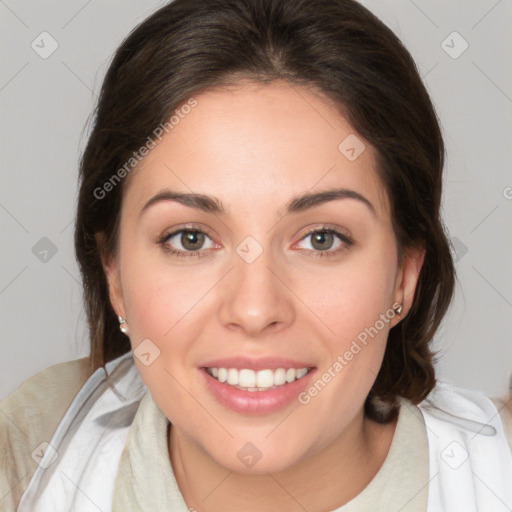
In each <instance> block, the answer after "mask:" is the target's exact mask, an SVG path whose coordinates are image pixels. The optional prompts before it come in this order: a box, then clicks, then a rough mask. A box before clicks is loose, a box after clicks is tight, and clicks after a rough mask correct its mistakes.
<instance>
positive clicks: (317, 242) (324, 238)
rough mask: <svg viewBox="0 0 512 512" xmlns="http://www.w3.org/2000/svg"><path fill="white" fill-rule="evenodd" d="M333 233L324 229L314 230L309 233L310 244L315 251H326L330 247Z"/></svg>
mask: <svg viewBox="0 0 512 512" xmlns="http://www.w3.org/2000/svg"><path fill="white" fill-rule="evenodd" d="M333 243H334V235H333V234H332V233H328V232H326V231H316V232H314V233H312V234H311V245H312V246H313V248H314V249H316V250H317V251H326V250H328V249H330V248H331V247H332V245H333Z"/></svg>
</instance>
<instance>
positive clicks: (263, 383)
mask: <svg viewBox="0 0 512 512" xmlns="http://www.w3.org/2000/svg"><path fill="white" fill-rule="evenodd" d="M273 385H274V372H273V371H272V370H260V371H259V372H258V373H257V374H256V387H258V388H271V387H272V386H273Z"/></svg>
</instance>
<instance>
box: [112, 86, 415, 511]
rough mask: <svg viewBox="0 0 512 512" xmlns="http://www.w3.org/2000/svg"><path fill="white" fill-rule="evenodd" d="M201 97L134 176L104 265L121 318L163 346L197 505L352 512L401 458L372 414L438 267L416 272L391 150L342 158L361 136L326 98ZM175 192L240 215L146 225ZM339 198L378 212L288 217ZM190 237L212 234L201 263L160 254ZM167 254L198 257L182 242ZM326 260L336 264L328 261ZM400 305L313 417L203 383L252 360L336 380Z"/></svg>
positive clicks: (178, 211) (183, 486) (282, 93)
mask: <svg viewBox="0 0 512 512" xmlns="http://www.w3.org/2000/svg"><path fill="white" fill-rule="evenodd" d="M196 99H197V102H198V103H197V106H196V107H195V108H193V109H192V111H191V113H189V114H188V115H187V116H186V117H185V118H184V119H182V120H180V122H179V124H178V125H176V126H175V127H174V129H173V130H172V131H171V132H170V133H169V134H167V135H165V136H164V137H163V138H162V140H161V142H160V143H159V144H158V145H157V147H156V148H154V149H153V150H152V151H151V152H150V153H149V154H148V156H146V157H145V159H144V160H143V161H142V162H141V164H140V165H139V166H138V168H137V169H136V170H134V171H132V174H131V175H130V178H129V179H130V181H129V185H128V186H127V188H126V190H125V192H124V197H123V204H122V211H121V224H120V238H119V252H118V255H117V257H116V258H115V259H111V260H108V259H105V260H104V268H105V272H106V275H107V278H108V281H109V287H110V298H111V302H112V305H113V307H114V309H115V311H116V312H117V313H118V314H120V315H121V316H123V317H124V318H125V319H126V320H127V324H128V326H129V336H130V340H131V343H132V348H133V349H136V347H137V346H138V344H139V343H140V342H141V341H142V340H143V339H146V338H149V339H150V340H151V341H152V343H154V345H155V346H156V347H158V349H159V350H160V355H159V357H157V358H156V359H155V360H154V362H153V363H152V364H150V365H149V366H144V365H143V364H141V362H140V361H139V360H138V359H137V358H135V362H136V364H137V367H138V370H139V372H140V374H141V376H142V378H143V380H144V382H145V383H146V385H147V387H148V389H149V391H150V392H151V395H152V397H153V399H154V401H155V402H156V404H157V405H158V407H159V408H160V409H161V410H162V411H163V412H164V414H165V415H166V416H167V417H168V418H169V420H170V422H171V424H172V427H171V428H170V431H169V438H168V446H169V458H170V462H171V464H172V468H173V471H174V473H175V475H176V479H177V482H178V485H179V487H180V490H181V492H182V494H183V496H184V498H185V501H186V503H187V505H188V506H189V507H195V508H196V509H197V510H200V511H214V510H221V509H222V510H227V511H231V510H233V511H235V510H245V511H251V510H258V511H260V512H261V511H265V510H269V511H270V510H283V511H296V510H303V507H304V508H305V509H307V510H311V511H313V510H315V511H323V510H332V509H335V508H337V507H339V506H341V505H343V504H344V503H346V502H348V501H349V500H351V499H352V498H353V497H355V496H356V495H357V494H358V493H360V492H361V491H362V490H363V489H364V488H365V487H366V486H367V485H368V483H369V482H370V481H371V479H372V478H373V477H374V476H375V474H376V473H377V471H378V470H379V468H380V467H381V465H382V463H383V461H384V460H385V458H386V455H387V453H388V450H389V446H390V444H391V440H392V437H393V434H394V430H395V426H396V423H395V422H392V423H389V424H386V425H380V424H377V423H375V422H374V421H372V420H370V419H368V418H366V417H365V415H364V412H363V404H364V401H365V398H366V396H367V395H368V392H369V390H370V388H371V387H372V384H373V383H374V380H375V378H376V375H377V373H378V371H379V368H380V366H381V363H382V359H383V355H384V349H385V346H386V340H387V335H388V332H389V329H390V328H391V327H393V326H394V325H395V324H396V323H397V322H399V321H400V319H401V318H403V317H404V316H405V315H406V314H407V312H408V310H409V309H410V307H411V302H412V298H413V294H414V289H415V287H416V283H417V279H418V275H419V271H420V269H421V265H422V263H423V252H422V251H421V250H408V251H407V252H406V253H405V257H404V258H403V260H402V262H401V263H399V262H398V257H397V249H396V240H395V235H394V232H393V228H392V223H391V216H390V205H389V199H388V197H387V194H386V193H385V191H384V187H383V184H382V182H381V181H380V179H379V177H378V176H377V173H376V170H375V152H374V150H373V148H372V147H371V145H370V144H369V143H368V142H367V141H364V143H365V145H366V149H365V150H364V151H363V153H362V154H361V155H360V156H359V157H358V158H357V159H356V160H355V161H353V162H351V161H349V160H348V159H347V158H346V157H345V156H344V155H343V154H342V153H341V152H340V151H339V150H338V145H339V144H340V143H341V142H342V141H343V140H344V139H345V138H346V137H347V136H348V135H350V134H353V133H354V129H353V128H352V127H351V126H350V125H349V124H348V122H347V121H346V120H345V119H344V118H343V117H341V115H339V114H338V113H337V111H336V109H335V108H334V106H333V105H332V104H331V103H330V102H329V101H328V100H327V99H326V98H325V97H323V96H322V95H320V94H318V93H316V92H314V91H313V90H310V89H306V88H304V87H295V86H294V87H291V86H290V85H289V84H287V83H285V82H273V83H272V84H270V85H261V84H259V85H258V84H251V83H244V84H238V86H232V87H229V88H225V89H223V90H220V89H219V90H209V91H207V92H204V93H202V94H200V95H198V96H197V97H196ZM359 139H360V140H363V139H362V137H359ZM167 188H168V189H171V190H173V191H179V192H185V193H187V192H194V193H201V194H206V195H210V196H215V197H216V198H218V199H219V200H221V201H222V203H223V204H224V205H225V207H226V210H227V212H226V214H212V213H208V212H203V211H199V210H196V209H193V208H190V207H188V206H185V205H183V204H180V203H177V202H175V201H162V202H158V203H156V204H154V205H153V206H151V207H149V208H147V209H146V210H145V211H144V213H142V214H141V210H142V208H143V206H144V205H145V204H146V203H147V201H149V199H150V198H152V197H153V196H155V195H156V194H157V193H159V192H160V191H162V190H164V189H167ZM331 188H345V189H350V190H353V191H356V192H358V193H359V194H361V195H363V196H364V197H365V198H367V199H368V201H370V202H371V204H372V205H373V208H374V210H375V213H372V211H371V210H370V208H369V207H368V206H367V205H365V204H364V203H363V202H362V201H359V200H356V199H351V198H346V199H338V200H335V201H330V202H325V203H323V204H320V205H317V206H315V207H314V208H311V209H308V210H306V211H302V212H298V213H291V214H287V215H283V213H282V212H283V209H284V206H285V205H286V204H287V203H288V201H290V200H291V198H292V197H295V196H297V195H299V194H304V193H312V192H319V191H323V190H327V189H331ZM190 223H193V224H194V226H193V227H200V228H201V229H203V230H205V231H207V233H208V236H207V237H205V239H204V244H203V246H202V247H204V249H200V250H201V251H202V257H201V258H199V257H198V256H191V257H181V258H180V257H176V256H174V255H172V254H170V253H169V252H166V251H165V250H164V247H163V246H162V245H159V243H158V240H159V238H161V237H162V235H164V234H166V233H170V232H172V231H176V230H178V229H180V228H181V229H183V228H185V226H188V227H189V226H190ZM325 224H328V225H329V226H330V227H334V228H336V229H338V230H341V232H342V233H349V234H350V237H351V238H352V239H353V242H354V243H353V244H352V245H350V246H349V245H347V244H346V243H345V242H342V241H341V240H340V239H338V238H337V237H336V236H334V238H333V239H332V244H331V245H332V248H329V243H328V242H327V243H325V242H324V246H322V245H321V244H320V245H318V244H316V245H314V236H311V235H307V232H308V231H310V230H312V229H318V230H319V231H322V227H323V226H324V225H325ZM247 236H252V237H253V238H254V239H255V240H257V242H258V243H259V244H260V246H261V248H262V249H263V252H262V254H261V255H260V256H259V257H258V258H257V259H256V260H255V261H254V262H252V263H247V262H246V261H244V260H243V259H242V258H241V257H240V256H239V255H238V254H237V252H236V248H237V246H238V245H239V244H240V243H241V242H242V241H243V240H244V239H245V238H246V237H247ZM166 246H167V247H171V246H172V247H173V248H174V249H179V250H181V251H186V250H187V248H188V247H190V246H187V247H185V246H184V245H182V243H181V242H180V235H178V236H176V237H174V238H173V239H172V241H169V240H168V241H167V242H166ZM318 247H320V249H318ZM322 247H327V249H324V250H323V252H326V251H327V252H331V257H314V256H313V254H315V253H320V252H322ZM192 249H193V247H192ZM188 250H189V251H191V249H190V248H188ZM396 302H398V303H400V304H403V312H402V314H401V315H400V316H395V317H394V318H393V319H392V320H391V321H390V322H389V323H388V324H386V325H385V327H384V328H383V329H382V330H381V331H379V334H378V335H377V336H375V337H374V338H373V339H371V341H370V342H369V343H368V344H367V345H366V346H365V347H364V348H363V349H362V350H361V351H360V352H359V353H358V354H357V355H356V356H354V358H353V359H352V360H351V361H350V362H349V363H348V364H347V365H346V366H345V367H344V368H343V371H341V372H339V373H338V374H337V375H336V377H335V378H334V379H332V381H331V382H330V383H329V384H328V385H327V386H325V388H324V389H323V390H322V391H321V392H320V393H319V394H318V395H317V396H316V397H314V398H312V399H311V401H310V402H309V403H308V404H307V405H302V404H300V403H299V402H298V401H294V402H293V403H292V404H291V405H290V406H288V407H285V408H284V409H282V410H279V411H277V412H274V413H269V414H260V415H247V414H240V413H236V412H233V411H231V410H230V409H228V408H226V407H225V406H223V405H222V404H220V403H218V402H217V401H216V399H215V398H214V397H213V396H212V395H211V394H210V392H209V391H208V390H207V389H206V387H205V385H204V382H203V379H201V378H199V377H198V375H199V374H198V372H199V370H198V366H200V365H201V363H204V362H205V361H207V360H208V359H213V358H220V357H230V356H233V355H243V354H248V355H252V356H267V355H272V356H280V357H285V358H293V359H297V358H299V359H300V360H301V361H302V360H304V361H308V362H312V363H313V364H314V366H315V367H316V368H317V372H318V373H317V374H318V375H321V374H322V372H323V371H325V370H327V369H328V368H329V367H331V366H332V364H333V362H334V361H336V359H337V357H338V355H340V354H343V353H344V352H345V351H346V350H347V349H349V347H350V344H351V342H352V340H354V339H356V337H357V335H358V334H359V333H360V332H361V331H363V330H364V329H365V328H366V327H370V326H373V325H374V324H375V322H376V320H377V319H378V318H379V315H380V314H382V313H385V312H386V311H389V310H390V308H392V305H393V304H394V303H396ZM247 442H251V443H253V444H254V445H255V446H256V447H257V448H258V450H259V451H260V452H261V454H262V457H261V459H260V460H259V461H258V462H257V464H255V465H254V466H252V467H251V468H248V467H246V466H245V465H244V464H242V463H241V461H240V460H239V459H238V457H237V452H238V451H239V450H240V449H241V448H242V447H243V446H244V445H245V444H246V443H247Z"/></svg>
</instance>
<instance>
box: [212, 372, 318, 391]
mask: <svg viewBox="0 0 512 512" xmlns="http://www.w3.org/2000/svg"><path fill="white" fill-rule="evenodd" d="M206 371H207V372H208V373H209V374H210V375H211V376H212V377H215V378H216V379H217V380H218V381H219V382H225V383H227V384H229V385H230V386H233V387H236V388H238V389H244V390H246V391H266V390H268V389H274V388H275V387H277V386H283V385H284V384H286V383H290V382H293V381H295V380H297V379H301V378H302V377H304V375H306V374H307V373H308V368H298V369H296V368H288V369H285V368H278V369H276V370H271V369H268V370H259V371H254V370H250V369H248V368H243V369H240V370H238V369H237V368H207V369H206Z"/></svg>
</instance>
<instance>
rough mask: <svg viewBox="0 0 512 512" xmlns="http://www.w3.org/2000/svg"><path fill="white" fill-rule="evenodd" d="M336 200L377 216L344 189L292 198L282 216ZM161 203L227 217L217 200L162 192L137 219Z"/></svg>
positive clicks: (362, 199) (365, 201)
mask: <svg viewBox="0 0 512 512" xmlns="http://www.w3.org/2000/svg"><path fill="white" fill-rule="evenodd" d="M338 199H355V200H357V201H359V202H361V203H362V204H364V205H366V206H367V208H368V209H369V210H370V212H371V213H372V214H373V216H375V217H376V216H377V212H376V210H375V207H374V206H373V204H372V203H371V202H370V201H369V200H368V199H367V198H366V197H364V196H363V195H362V194H360V193H359V192H356V191H355V190H349V189H345V188H337V189H330V190H325V191H322V192H315V193H307V194H303V195H300V196H296V197H294V198H292V199H291V200H290V201H289V202H288V203H287V204H286V206H285V208H284V214H290V213H298V212H302V211H305V210H308V209H310V208H313V207H315V206H320V205H321V204H324V203H328V202H330V201H335V200H338ZM163 201H174V202H177V203H180V204H183V205H185V206H188V207H190V208H194V209H196V210H201V211H203V212H206V213H214V214H220V215H227V209H226V208H225V207H224V205H223V204H222V201H220V200H219V199H218V198H216V197H213V196H207V195H204V194H194V193H183V192H175V191H172V190H162V191H161V192H159V193H158V194H156V195H155V196H153V197H152V198H151V199H150V200H149V201H148V202H147V203H146V204H145V205H144V206H143V207H142V210H141V211H140V214H139V217H140V216H141V215H142V214H143V213H144V212H145V211H146V210H147V209H148V208H150V207H151V206H153V205H154V204H157V203H160V202H163ZM282 214H283V210H280V211H279V216H281V215H282Z"/></svg>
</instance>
